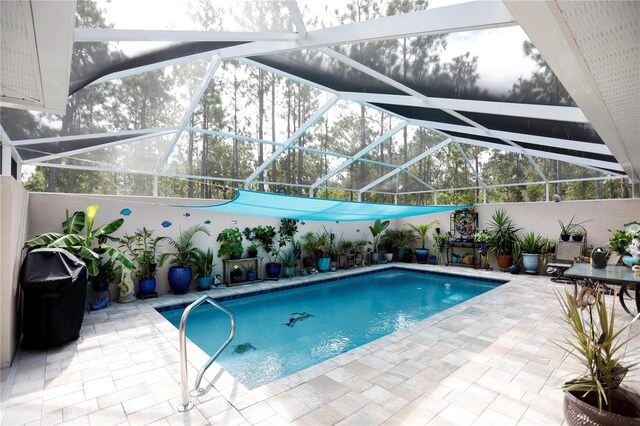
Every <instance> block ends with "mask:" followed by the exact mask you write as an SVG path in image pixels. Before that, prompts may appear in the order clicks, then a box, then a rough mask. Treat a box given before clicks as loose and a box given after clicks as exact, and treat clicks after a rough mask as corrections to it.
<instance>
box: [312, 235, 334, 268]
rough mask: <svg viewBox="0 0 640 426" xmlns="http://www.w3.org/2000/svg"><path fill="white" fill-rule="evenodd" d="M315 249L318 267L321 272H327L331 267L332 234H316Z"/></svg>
mask: <svg viewBox="0 0 640 426" xmlns="http://www.w3.org/2000/svg"><path fill="white" fill-rule="evenodd" d="M314 238H315V246H314V251H315V255H316V261H317V267H318V271H320V272H327V271H328V270H329V269H331V249H330V247H331V234H329V233H327V232H326V231H325V232H320V233H317V234H315V237H314Z"/></svg>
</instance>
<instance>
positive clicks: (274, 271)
mask: <svg viewBox="0 0 640 426" xmlns="http://www.w3.org/2000/svg"><path fill="white" fill-rule="evenodd" d="M266 269H267V278H271V279H277V278H278V277H279V276H280V271H281V270H282V263H271V262H269V263H267V265H266Z"/></svg>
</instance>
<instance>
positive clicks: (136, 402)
mask: <svg viewBox="0 0 640 426" xmlns="http://www.w3.org/2000/svg"><path fill="white" fill-rule="evenodd" d="M156 404H157V401H156V400H155V398H154V397H153V395H151V394H145V395H141V396H138V397H136V398H132V399H128V400H126V401H122V407H123V408H124V412H125V413H127V416H128V415H130V414H132V413H135V412H136V411H140V410H143V409H145V408H148V407H151V406H152V405H156Z"/></svg>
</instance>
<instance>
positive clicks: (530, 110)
mask: <svg viewBox="0 0 640 426" xmlns="http://www.w3.org/2000/svg"><path fill="white" fill-rule="evenodd" d="M285 5H286V6H287V8H288V10H289V13H290V17H291V19H292V21H293V23H294V25H295V27H296V30H297V32H292V33H282V32H279V33H278V32H269V33H266V32H262V33H259V32H255V33H254V32H216V31H173V30H127V29H89V28H77V29H76V30H75V32H74V36H75V41H76V42H104V41H142V40H145V41H182V42H186V41H249V43H245V44H241V45H236V46H231V47H227V48H223V49H219V50H217V51H211V52H203V53H200V54H195V55H190V56H188V57H182V58H176V59H173V60H169V61H164V62H162V63H156V64H151V65H147V66H143V67H139V68H136V69H131V70H125V71H121V72H116V73H113V74H110V75H107V76H104V77H102V78H100V79H98V80H96V81H95V82H94V83H93V84H98V83H101V82H105V81H108V80H111V79H114V78H123V77H125V76H127V75H133V74H138V73H140V72H144V71H149V70H153V69H157V68H160V67H166V66H169V65H174V64H178V63H183V62H186V61H192V60H194V59H197V58H207V59H209V61H210V63H209V67H208V69H207V72H206V74H205V76H204V77H203V79H202V81H201V82H200V85H199V87H198V89H197V90H196V92H195V94H194V95H193V97H192V99H191V102H190V104H189V105H188V107H187V108H186V110H185V111H184V114H183V115H182V118H181V121H180V124H179V125H178V126H176V127H166V128H158V129H141V130H135V131H127V132H110V133H102V134H94V135H78V136H69V137H64V138H40V139H35V140H23V141H13V142H11V143H12V146H13V147H24V149H28V148H27V147H28V146H29V145H34V144H41V143H49V142H59V141H61V140H65V141H74V140H78V141H79V140H86V139H89V138H99V137H105V136H114V135H127V136H131V137H130V138H126V139H123V140H120V141H115V142H111V143H106V144H102V145H100V146H95V147H89V148H81V149H76V150H71V151H67V152H65V153H60V154H48V155H45V156H41V157H38V158H35V159H33V160H29V161H25V162H24V163H25V164H32V165H41V166H45V167H60V168H78V169H85V170H96V171H114V172H124V173H140V174H153V175H154V176H155V183H156V186H155V188H154V194H155V195H157V177H158V176H166V177H176V178H188V179H206V180H215V181H229V182H237V183H243V184H244V186H245V187H249V186H250V185H254V184H259V183H263V184H269V185H273V184H277V185H284V186H294V187H305V188H308V189H309V192H310V193H311V194H313V192H314V190H317V189H325V188H330V187H328V186H327V185H326V183H327V181H329V180H330V179H331V178H332V177H334V176H336V175H337V174H339V173H340V172H341V171H343V170H344V169H346V168H347V167H349V166H350V165H351V164H353V163H355V162H357V161H362V162H365V163H369V164H375V165H380V166H384V167H389V168H391V169H392V170H391V171H390V172H388V173H386V174H385V175H383V176H382V177H380V178H378V179H376V180H374V181H372V182H370V183H368V184H367V185H365V186H364V187H362V188H359V189H357V188H335V187H331V188H334V189H339V190H344V191H351V192H357V193H358V198H359V199H360V198H361V197H362V194H363V193H365V192H372V193H384V194H392V195H396V196H397V195H398V194H406V192H400V191H399V190H398V188H396V192H384V191H378V190H375V189H374V187H375V186H377V185H379V184H380V183H382V182H384V181H385V180H387V179H390V178H392V177H393V176H397V175H398V174H399V173H406V174H407V175H408V176H409V177H411V178H412V179H414V180H416V181H417V182H419V183H420V184H421V185H423V186H425V188H427V190H426V191H424V192H429V193H433V194H434V201H436V202H437V193H438V192H443V191H451V190H462V189H472V188H451V189H435V188H433V187H431V186H430V185H429V184H428V183H427V182H424V181H423V180H421V179H420V178H418V177H417V176H415V175H414V174H413V173H411V172H410V171H409V170H408V168H409V167H410V166H411V165H413V164H415V163H417V162H418V161H420V160H422V159H424V158H426V157H427V156H429V155H433V154H434V153H435V152H437V151H438V150H439V149H441V148H443V147H445V146H447V145H449V144H451V143H453V144H454V145H455V146H456V148H457V149H458V151H459V152H460V153H461V155H462V156H463V158H464V160H465V163H466V165H467V167H468V168H469V169H470V170H471V171H472V173H473V174H474V175H475V177H476V178H477V179H478V183H479V187H478V188H475V187H474V188H473V189H482V190H483V193H484V197H485V200H486V192H487V189H490V188H494V187H499V185H488V184H486V183H485V182H484V181H483V180H482V177H481V176H480V174H479V172H478V170H476V169H475V167H474V165H473V164H472V163H471V161H470V159H469V158H468V156H467V155H466V152H465V150H464V149H463V147H462V146H461V144H473V145H477V146H482V147H486V148H493V149H498V150H502V151H507V152H515V153H519V154H522V155H523V156H525V157H526V158H527V159H528V161H529V162H530V164H531V165H532V167H533V168H534V169H535V170H536V172H537V173H538V174H539V176H540V178H541V180H542V184H545V185H546V186H547V191H548V188H549V184H550V183H553V182H555V181H553V180H550V179H548V178H547V177H546V176H545V175H544V173H543V172H542V171H541V170H540V168H539V167H538V165H537V163H536V162H535V161H534V160H533V158H532V156H535V157H543V158H549V159H552V160H560V161H564V162H569V163H573V164H576V165H578V166H582V167H587V168H592V169H596V170H598V171H600V172H602V170H601V169H602V168H605V169H611V170H615V171H619V172H620V173H621V174H622V173H623V172H624V170H623V168H622V167H621V166H620V165H619V164H616V163H611V162H607V161H603V160H596V159H589V158H583V157H572V156H569V155H564V154H555V153H549V152H546V151H544V147H560V148H565V149H571V150H576V151H583V152H587V153H592V154H603V155H612V154H611V151H610V150H609V148H608V147H607V146H606V145H599V144H593V143H589V142H581V141H566V140H562V139H555V138H548V137H542V136H536V135H529V134H520V133H513V132H505V131H498V130H491V129H487V128H485V127H483V126H481V125H480V124H478V123H476V122H474V121H473V120H471V119H469V118H467V117H465V116H464V115H462V114H460V113H459V111H462V112H481V113H488V114H499V115H505V116H515V117H520V116H521V117H529V118H533V119H544V120H560V121H568V122H575V123H588V120H587V118H586V117H585V115H584V114H583V112H582V111H581V110H580V109H579V108H576V107H559V106H546V105H527V104H514V103H502V102H486V101H471V100H460V99H444V98H432V97H428V96H425V95H423V94H421V93H419V92H417V91H415V90H413V89H411V88H410V87H408V86H406V85H404V84H402V83H400V82H398V81H396V80H394V79H392V78H390V77H388V76H386V75H384V74H382V73H380V72H377V71H375V70H373V69H371V68H369V67H367V66H365V65H363V64H361V63H359V62H357V61H355V60H353V59H351V58H349V57H347V56H345V55H343V54H341V53H339V52H337V51H336V50H334V49H332V48H330V46H336V45H345V44H354V43H362V42H366V41H373V40H383V39H390V38H408V37H414V36H419V35H431V34H442V33H453V32H463V31H472V30H479V29H484V28H497V27H504V26H512V25H517V23H516V21H515V20H514V19H513V17H512V16H511V14H510V13H509V11H508V10H507V8H506V7H505V6H504V5H503V4H502V2H472V3H465V4H458V5H452V6H446V7H441V8H434V9H426V10H423V11H417V12H412V13H407V14H400V15H396V16H388V17H383V18H379V19H375V20H372V21H365V22H356V23H351V24H347V25H341V26H338V27H331V28H324V29H320V30H312V31H308V30H307V28H306V27H305V24H304V19H303V16H302V14H301V12H300V10H299V8H298V4H297V2H296V1H292V0H287V1H285ZM302 49H314V50H317V51H319V52H323V53H324V54H326V55H328V56H330V57H332V58H333V59H335V60H338V61H340V62H341V63H343V64H345V65H347V66H349V67H351V68H353V69H356V70H359V71H360V72H363V73H365V74H366V75H368V76H370V77H372V78H375V79H377V80H379V81H380V82H383V83H385V84H387V85H389V86H391V87H394V88H396V89H399V90H400V91H402V92H404V93H406V95H387V94H377V93H354V92H337V91H335V90H332V89H330V88H327V87H324V86H322V85H320V84H317V83H314V82H311V81H307V80H305V79H303V78H300V77H297V76H295V75H292V74H290V73H287V72H283V71H280V70H278V69H274V68H272V67H269V66H267V65H263V64H261V63H258V62H256V61H254V60H252V59H250V58H249V57H250V56H255V55H264V54H276V53H280V52H287V51H294V50H302ZM226 58H232V59H234V60H238V61H240V62H242V63H245V64H247V65H249V66H253V67H256V68H259V69H263V70H265V71H268V72H271V73H274V74H276V75H280V76H282V77H284V78H288V79H291V80H294V81H296V82H299V83H301V84H305V85H308V86H311V87H314V88H316V89H319V90H322V91H324V92H326V93H329V94H330V95H332V97H331V98H330V99H329V100H328V101H327V102H326V103H325V104H324V105H322V106H321V107H320V108H319V109H318V110H317V111H316V112H315V113H314V114H313V115H312V116H311V117H309V119H307V120H306V122H305V123H304V124H303V125H302V126H301V127H300V128H299V129H297V130H296V131H295V132H294V133H293V134H292V135H291V137H289V139H288V140H286V141H284V142H281V141H268V140H264V139H259V138H254V137H248V136H242V135H234V134H230V133H227V132H223V131H219V130H216V129H201V128H196V127H191V126H189V125H188V124H189V120H190V118H191V116H192V115H193V113H194V111H195V109H196V108H197V106H198V104H199V102H200V100H201V98H202V96H203V94H204V92H205V91H206V90H207V88H208V86H209V84H210V83H211V80H212V78H213V76H214V74H215V73H216V71H217V69H218V68H219V66H220V64H221V62H222V61H223V60H225V59H226ZM338 100H346V101H353V102H357V103H359V104H363V105H367V106H369V107H371V108H375V109H377V110H379V111H382V112H384V113H386V114H389V115H391V116H395V117H397V118H399V119H401V120H402V123H401V124H399V125H397V126H396V127H394V128H393V129H391V130H389V131H387V132H385V133H384V134H383V135H381V136H380V137H378V138H377V139H376V140H375V141H374V142H372V143H371V144H369V145H368V146H367V147H365V148H363V149H362V150H360V151H359V152H357V153H356V154H354V155H344V154H339V153H333V152H325V151H322V150H318V149H314V148H308V147H301V146H297V145H296V143H297V141H298V140H299V139H300V138H301V137H302V136H303V135H304V133H305V132H306V131H307V130H308V129H309V128H310V127H312V126H313V125H314V124H315V123H316V122H317V121H318V120H319V119H320V118H321V117H322V116H323V115H324V114H326V113H327V111H328V110H329V109H330V108H331V107H332V106H333V105H335V103H336V102H337V101H338ZM374 103H385V104H393V105H406V106H413V107H424V108H436V109H440V110H442V111H444V112H446V113H448V114H450V115H452V116H454V117H456V118H458V119H460V120H463V121H464V122H466V123H468V124H469V126H460V125H453V124H447V123H440V122H430V121H424V120H416V119H407V118H405V117H402V116H399V115H398V114H394V113H392V112H390V111H386V110H384V108H380V107H378V106H376V105H372V104H374ZM409 124H411V125H416V126H420V127H424V128H427V129H429V130H432V131H435V132H437V133H440V134H441V135H443V136H445V137H447V139H446V140H444V141H442V142H440V143H439V144H437V145H436V146H434V147H432V148H430V149H428V150H426V151H424V152H422V153H420V154H419V155H418V156H416V157H414V158H412V159H410V160H409V161H407V162H405V163H404V164H402V165H394V164H388V163H383V162H379V161H374V160H369V159H365V158H364V156H365V155H366V154H367V153H369V152H371V151H372V150H373V149H375V148H376V147H377V146H379V145H380V144H382V143H384V142H385V141H386V140H388V139H389V138H390V137H392V136H393V135H394V134H395V133H397V132H398V131H400V130H402V129H403V128H405V127H406V126H407V125H409ZM185 131H187V132H196V133H203V134H209V135H213V136H218V137H223V138H231V139H235V140H241V141H245V142H251V143H261V144H268V145H272V146H275V147H277V148H276V150H275V152H273V153H272V154H271V155H270V156H269V158H267V160H265V161H264V162H263V163H262V164H261V165H260V166H259V167H258V168H257V169H256V170H255V171H254V172H253V173H252V174H251V175H250V176H249V177H248V178H246V179H231V178H226V177H211V176H191V175H188V176H187V175H183V174H177V173H167V172H165V168H166V165H167V162H168V161H169V158H170V157H171V154H172V152H173V150H174V149H175V147H176V145H177V143H178V142H179V140H180V138H181V136H182V134H183V133H184V132H185ZM448 131H450V132H461V133H466V134H470V135H479V136H488V137H492V138H496V139H500V140H501V141H504V142H505V143H506V144H508V145H500V144H492V143H491V142H486V141H480V140H476V139H467V138H463V137H458V136H455V137H454V136H451V135H449V134H448V133H447V132H448ZM171 133H175V135H174V137H173V139H172V141H171V144H170V146H169V148H168V149H167V150H166V152H165V153H164V155H163V157H162V158H161V160H160V161H159V162H158V165H157V167H156V169H155V170H154V171H153V172H152V173H149V172H144V171H136V170H124V169H120V168H101V167H97V168H92V167H89V166H69V165H64V164H52V163H47V162H46V161H50V160H54V159H58V158H63V157H70V156H73V155H78V154H82V153H86V152H92V151H96V150H102V149H105V148H108V147H112V146H118V145H123V144H128V143H132V142H136V141H140V140H145V139H150V138H154V137H158V136H163V135H167V134H171ZM4 136H5V135H3V137H4ZM518 142H523V143H530V144H534V145H536V146H540V147H541V149H540V150H537V149H529V148H523V147H522V146H520V145H519V144H518ZM14 149H15V148H14ZM287 149H297V150H300V151H305V152H311V153H316V154H320V155H327V156H333V157H336V158H344V160H343V162H342V163H341V164H340V165H338V166H336V167H335V168H334V169H332V170H331V171H330V172H328V173H327V174H325V175H324V176H322V177H321V178H319V179H318V180H317V181H315V182H314V183H313V184H310V185H303V184H287V183H284V182H266V181H264V180H258V179H257V178H258V177H259V176H260V175H261V174H262V173H263V172H264V171H265V170H266V169H267V168H268V167H269V165H270V164H272V163H273V161H276V159H277V158H278V157H279V156H280V155H281V154H282V153H284V152H285V151H286V150H287ZM609 178H614V177H613V173H612V176H607V177H598V178H585V179H575V180H561V182H568V181H580V180H601V179H609ZM526 184H527V183H516V184H505V185H526ZM531 184H534V182H532V183H531ZM535 184H537V182H536V183H535ZM421 192H422V191H412V193H421ZM547 196H548V195H547Z"/></svg>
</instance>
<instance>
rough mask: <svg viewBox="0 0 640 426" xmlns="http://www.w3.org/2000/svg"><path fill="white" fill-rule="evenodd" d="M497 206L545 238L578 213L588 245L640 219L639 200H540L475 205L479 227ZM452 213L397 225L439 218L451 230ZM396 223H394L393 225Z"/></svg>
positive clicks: (519, 224)
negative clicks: (535, 201)
mask: <svg viewBox="0 0 640 426" xmlns="http://www.w3.org/2000/svg"><path fill="white" fill-rule="evenodd" d="M497 209H505V210H506V211H507V213H508V215H509V216H510V217H511V218H512V219H513V223H514V225H515V226H516V227H520V228H522V231H521V232H522V233H525V232H530V231H534V232H535V233H537V234H542V235H543V236H545V237H550V238H559V236H560V225H559V224H558V220H561V221H563V222H564V223H565V224H566V223H568V222H569V221H570V220H571V218H572V217H573V216H574V215H575V219H574V223H579V222H585V223H583V224H582V226H584V227H585V229H586V230H587V238H588V241H587V242H588V244H589V245H593V246H595V247H597V246H606V244H607V237H609V236H610V235H611V233H610V232H609V230H615V229H622V226H623V225H624V224H625V223H628V222H632V221H634V220H640V199H637V198H636V199H625V200H597V201H561V202H558V203H555V202H539V203H503V204H487V205H479V206H476V210H478V220H479V226H480V229H486V228H487V224H488V222H489V221H490V220H491V215H492V214H493V213H494V212H495V211H496V210H497ZM449 215H450V213H449V212H445V213H437V214H433V215H429V216H427V217H425V216H418V217H413V218H407V219H406V220H398V221H396V222H395V225H396V226H402V225H403V224H404V223H407V222H409V223H414V224H419V223H429V222H431V221H432V220H436V219H437V220H439V221H440V228H441V229H442V232H446V231H448V230H449V228H450V226H449ZM392 226H393V225H392ZM429 247H430V248H431V249H433V238H432V237H430V238H429Z"/></svg>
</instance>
